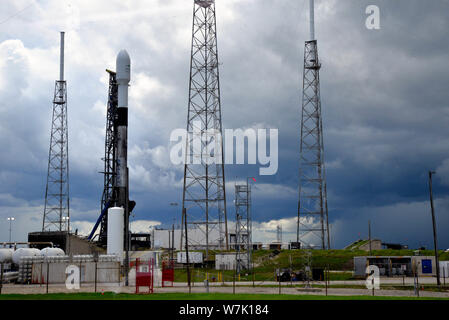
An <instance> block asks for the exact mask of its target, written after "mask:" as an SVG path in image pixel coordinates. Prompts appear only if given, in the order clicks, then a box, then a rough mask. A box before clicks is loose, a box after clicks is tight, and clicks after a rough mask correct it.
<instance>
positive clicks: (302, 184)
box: [297, 0, 330, 249]
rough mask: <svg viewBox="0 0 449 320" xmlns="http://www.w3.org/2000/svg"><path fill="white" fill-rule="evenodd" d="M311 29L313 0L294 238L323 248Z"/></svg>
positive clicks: (325, 227) (325, 232) (324, 211)
mask: <svg viewBox="0 0 449 320" xmlns="http://www.w3.org/2000/svg"><path fill="white" fill-rule="evenodd" d="M314 29H315V27H314V2H313V0H310V38H311V40H309V41H306V42H305V49H304V81H303V96H302V118H301V142H300V165H299V201H298V219H297V242H299V241H300V240H303V241H302V242H306V241H305V240H304V237H305V236H311V237H312V236H313V237H314V238H315V239H317V238H318V239H319V242H320V245H321V247H322V248H323V249H325V248H326V245H327V248H330V239H329V221H328V208H327V187H326V174H325V166H324V145H323V121H322V116H321V98H320V69H321V64H320V62H319V59H318V45H317V40H316V39H315V30H314ZM317 219H318V221H317ZM300 234H301V235H300ZM315 239H314V240H315ZM326 239H327V241H326ZM314 240H312V241H314ZM309 241H310V240H309ZM309 244H310V243H309Z"/></svg>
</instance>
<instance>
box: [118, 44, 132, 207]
mask: <svg viewBox="0 0 449 320" xmlns="http://www.w3.org/2000/svg"><path fill="white" fill-rule="evenodd" d="M116 67H117V69H116V70H117V71H116V72H117V75H116V79H117V86H118V94H117V96H118V108H117V114H118V119H117V188H118V204H117V206H118V207H123V208H125V212H127V211H128V210H127V207H126V206H127V205H128V199H127V197H128V192H127V187H128V86H129V82H130V80H131V59H130V58H129V55H128V52H126V50H122V51H120V53H119V54H118V56H117V66H116Z"/></svg>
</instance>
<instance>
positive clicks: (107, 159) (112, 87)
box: [98, 70, 118, 244]
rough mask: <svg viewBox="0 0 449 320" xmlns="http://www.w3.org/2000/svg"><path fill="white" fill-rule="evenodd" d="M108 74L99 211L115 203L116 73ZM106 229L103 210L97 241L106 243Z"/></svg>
mask: <svg viewBox="0 0 449 320" xmlns="http://www.w3.org/2000/svg"><path fill="white" fill-rule="evenodd" d="M106 72H108V74H109V91H108V105H107V112H106V138H105V148H104V158H103V159H102V160H103V161H104V171H103V172H102V173H103V176H104V188H103V194H102V197H101V211H102V212H103V210H105V209H106V210H107V208H108V207H112V206H114V205H115V202H116V200H117V196H116V194H115V193H116V176H117V156H116V153H117V105H118V101H117V82H116V73H115V72H114V71H110V70H106ZM107 230H108V215H107V213H106V212H105V213H104V214H103V216H102V218H101V227H100V235H99V238H98V242H99V243H101V244H106V242H107Z"/></svg>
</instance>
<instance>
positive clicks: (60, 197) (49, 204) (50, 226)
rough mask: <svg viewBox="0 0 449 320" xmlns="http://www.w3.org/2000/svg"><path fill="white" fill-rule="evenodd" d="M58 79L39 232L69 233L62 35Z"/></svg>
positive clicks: (62, 38) (65, 87) (66, 129)
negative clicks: (40, 229) (40, 230)
mask: <svg viewBox="0 0 449 320" xmlns="http://www.w3.org/2000/svg"><path fill="white" fill-rule="evenodd" d="M60 59H61V63H60V78H59V80H57V81H56V84H55V94H54V99H53V116H52V122H51V136H50V149H49V153H48V171H47V185H46V189H45V206H44V218H43V222H42V231H69V230H70V220H69V219H70V206H69V204H70V200H69V154H68V128H67V83H66V81H65V80H64V32H61V56H60Z"/></svg>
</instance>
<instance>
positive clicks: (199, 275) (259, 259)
mask: <svg viewBox="0 0 449 320" xmlns="http://www.w3.org/2000/svg"><path fill="white" fill-rule="evenodd" d="M215 253H216V252H214V251H210V259H212V260H213V259H214V256H215ZM203 254H205V253H204V252H203ZM421 254H423V255H429V256H432V255H433V254H434V252H433V251H432V250H425V251H422V252H421ZM366 255H368V253H367V252H366V251H361V250H312V257H311V263H312V267H314V268H326V267H329V268H330V269H331V270H341V271H342V272H338V273H333V272H331V273H330V280H331V281H332V280H352V279H353V277H352V271H353V268H354V266H353V259H354V257H357V256H366ZM372 255H373V256H413V255H414V250H377V251H373V252H372ZM439 256H440V260H441V261H444V260H449V253H448V252H443V251H440V253H439ZM253 258H254V262H255V268H254V271H255V275H254V280H255V281H275V275H274V271H275V269H277V268H290V266H291V268H292V269H293V270H300V269H301V268H303V264H304V259H305V252H304V250H281V251H280V253H279V254H277V255H274V254H273V251H271V250H256V251H253ZM290 262H291V264H290ZM206 273H208V275H209V279H210V280H212V278H213V277H215V279H218V271H217V270H215V269H213V268H200V269H193V270H191V277H192V281H195V282H201V281H203V280H204V279H205V278H206ZM222 277H223V280H224V281H233V278H234V272H233V271H223V272H222ZM238 280H239V279H236V281H238ZM252 280H253V276H252V275H251V274H249V275H245V274H242V275H241V276H240V281H252ZM175 281H176V282H186V281H187V274H186V271H185V269H177V270H176V271H175Z"/></svg>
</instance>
